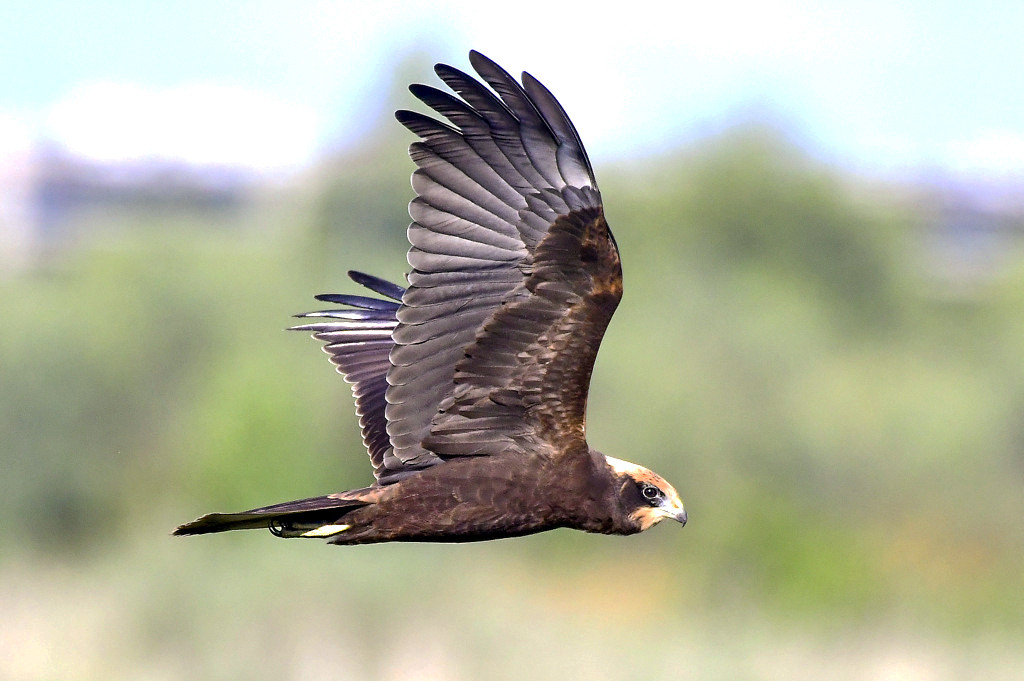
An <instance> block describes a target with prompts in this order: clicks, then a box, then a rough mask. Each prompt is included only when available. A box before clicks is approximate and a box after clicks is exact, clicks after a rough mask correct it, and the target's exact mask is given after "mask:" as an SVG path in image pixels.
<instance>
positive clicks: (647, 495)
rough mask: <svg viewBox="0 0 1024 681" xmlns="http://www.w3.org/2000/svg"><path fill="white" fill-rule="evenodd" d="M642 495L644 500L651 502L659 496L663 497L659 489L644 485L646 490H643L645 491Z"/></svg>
mask: <svg viewBox="0 0 1024 681" xmlns="http://www.w3.org/2000/svg"><path fill="white" fill-rule="evenodd" d="M641 494H643V495H644V499H647V500H649V501H650V500H654V499H657V498H658V497H659V496H661V490H659V489H658V488H657V487H653V486H651V485H644V488H643V491H642V492H641Z"/></svg>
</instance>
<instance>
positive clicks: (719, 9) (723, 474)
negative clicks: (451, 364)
mask: <svg viewBox="0 0 1024 681" xmlns="http://www.w3.org/2000/svg"><path fill="white" fill-rule="evenodd" d="M1022 34H1024V5H1022V4H1020V3H1011V2H1002V3H1000V2H991V3H987V2H983V3H980V4H975V5H972V6H971V7H970V9H969V10H968V9H967V8H965V7H964V6H963V5H962V3H942V2H938V3H936V2H934V0H932V1H927V2H926V1H924V0H922V1H920V2H909V1H904V2H875V1H873V0H868V1H866V2H859V3H855V4H853V3H843V2H832V1H826V2H820V3H816V4H814V5H813V6H812V5H809V4H808V3H804V2H793V1H790V0H782V2H779V3H758V2H747V1H740V2H728V1H727V2H721V3H710V4H709V3H701V4H696V3H684V4H678V3H673V4H672V5H671V7H668V6H658V5H653V4H652V5H647V4H645V3H630V4H629V5H621V4H620V5H614V4H609V5H608V6H607V7H606V8H600V7H598V6H596V5H594V6H590V7H588V8H586V9H581V8H575V9H574V8H571V7H569V6H568V4H566V6H564V7H563V6H560V5H558V4H557V3H533V2H517V3H514V4H502V3H497V4H494V5H493V6H488V5H487V4H486V3H468V2H467V3H430V4H427V3H421V4H419V3H343V2H321V3H318V2H306V3H262V2H261V3H251V2H218V3H205V2H180V3H155V2H154V3H142V2H140V3H88V4H85V3H68V2H36V3H30V4H25V3H8V4H4V5H3V6H2V8H0V63H3V64H4V68H3V69H2V72H0V318H2V324H0V679H4V680H11V681H21V680H24V681H31V680H36V679H40V680H42V679H47V680H53V679H85V680H92V679H95V680H101V679H102V680H105V681H108V680H111V679H133V680H135V679H153V680H160V681H163V680H173V679H206V678H210V679H214V678H216V679H246V680H247V681H259V680H262V679H268V680H269V679H278V680H279V679H319V678H330V679H368V680H369V679H375V680H402V679H454V680H458V679H510V680H512V679H538V680H544V679H565V678H580V679H584V678H585V679H616V680H617V679H680V678H692V679H711V680H714V679H723V680H724V679H730V680H745V679H751V680H756V679H808V680H811V679H829V680H844V679H891V680H897V679H899V680H902V679H908V680H917V679H920V680H926V681H931V680H940V679H985V680H991V679H1020V678H1024V646H1022V645H1021V643H1020V641H1021V640H1024V639H1022V635H1024V569H1022V562H1024V561H1022V558H1024V94H1022V93H1024V89H1022V87H1021V83H1022V80H1021V76H1022V74H1021V64H1024V41H1021V40H1020V36H1021V35H1022ZM469 48H476V49H479V50H481V51H482V52H484V53H485V54H487V55H489V56H491V57H492V58H494V59H496V60H497V61H498V62H499V63H501V64H502V65H504V66H505V67H506V68H507V69H509V70H510V71H511V72H513V73H518V71H519V70H521V69H526V70H529V71H530V72H531V73H532V74H533V75H535V76H537V77H538V78H540V79H541V80H542V81H543V82H544V83H545V84H546V85H548V87H549V88H550V89H551V90H552V91H553V92H554V93H555V94H556V95H557V96H558V97H559V99H560V100H561V101H562V103H563V105H564V106H565V107H566V109H567V110H568V112H569V113H570V115H571V116H572V117H573V119H574V121H575V122H576V125H577V127H578V128H579V131H580V134H581V135H582V137H583V139H584V141H585V142H586V144H587V146H588V149H589V151H590V155H591V159H592V161H593V163H594V165H595V168H596V171H597V174H598V177H599V180H600V182H601V188H602V191H603V195H604V198H605V201H606V204H607V214H608V217H609V221H610V222H611V224H612V226H613V228H614V229H615V233H616V237H617V239H618V243H619V246H620V248H621V251H622V255H623V260H624V267H625V276H626V296H625V300H624V303H623V305H622V306H621V307H620V308H619V312H618V313H617V315H616V317H615V320H614V321H613V323H612V326H611V328H610V330H609V332H608V335H607V336H606V338H605V344H604V345H603V347H602V351H601V355H600V358H599V360H598V366H597V369H596V373H595V376H594V384H593V389H592V397H591V404H590V415H589V429H588V430H589V435H590V441H591V443H592V444H593V445H594V446H596V447H597V448H599V449H601V450H603V451H605V452H608V453H611V454H614V455H616V456H621V457H622V458H626V459H629V460H632V461H637V462H640V463H642V464H645V465H648V466H650V467H651V468H654V469H655V470H657V471H659V472H661V473H663V474H664V475H665V477H666V478H668V479H669V480H670V481H672V482H673V483H674V484H675V486H676V487H677V488H678V489H679V490H680V491H681V493H682V494H683V497H684V498H685V500H686V501H687V507H688V510H689V513H690V523H689V524H688V525H687V526H686V528H685V529H683V530H681V529H679V528H678V527H677V526H674V525H673V526H671V527H668V526H664V527H658V528H657V529H655V530H653V531H651V532H648V533H645V534H644V535H642V536H637V537H632V538H625V539H624V538H608V537H599V536H591V535H584V534H580V533H573V532H569V531H559V532H554V533H548V534H545V535H539V536H535V537H528V538H523V539H516V540H512V541H503V542H492V543H483V544H472V545H453V546H431V545H394V546H389V545H383V546H369V547H353V548H336V547H329V546H325V545H323V544H322V543H321V542H304V541H298V540H293V541H281V540H278V539H274V538H273V537H271V536H270V535H269V534H266V533H255V532H252V533H235V534H230V535H220V536H210V537H200V538H192V539H178V538H171V537H170V536H169V533H170V531H171V530H172V529H173V528H174V527H175V526H176V525H178V524H180V523H182V522H184V521H187V520H190V519H192V518H194V517H196V516H198V515H200V514H201V513H204V512H209V511H214V510H222V511H228V510H239V509H242V508H250V507H253V506H258V505H263V504H267V503H271V502H275V501H284V500H288V499H293V498H300V497H306V496H312V495H317V494H324V493H329V492H331V491H336V490H340V489H346V488H351V487H356V486H360V485H363V484H367V483H368V482H369V481H370V468H369V466H368V464H367V461H366V459H365V454H364V453H363V451H362V448H361V445H360V441H359V436H358V428H357V423H356V419H355V417H354V415H353V413H352V406H351V400H350V396H349V392H348V387H347V386H346V385H345V384H344V382H343V381H342V380H341V379H340V377H339V376H338V375H337V374H335V373H333V372H332V371H331V367H330V365H329V364H328V362H327V361H326V357H325V356H324V355H323V354H322V353H321V352H320V350H319V346H318V344H317V343H315V342H314V341H312V340H310V339H308V338H306V337H304V336H303V335H302V334H293V333H284V332H283V331H282V330H281V329H283V328H284V327H286V326H288V325H289V324H290V318H289V315H291V314H294V313H297V312H303V311H306V310H309V309H316V305H317V303H316V302H315V301H313V299H312V296H313V295H314V294H317V293H323V292H352V291H353V290H354V285H353V284H351V283H349V282H348V281H347V279H346V278H345V276H344V272H345V271H346V270H347V269H350V268H358V269H361V270H364V271H367V272H371V273H374V274H377V275H380V276H384V277H388V278H391V279H393V280H399V281H400V280H401V277H402V276H403V274H404V272H405V270H406V265H405V257H404V254H405V249H406V246H407V245H406V242H405V227H406V225H407V223H408V216H407V212H406V206H407V203H408V201H409V199H410V198H411V196H412V191H411V189H410V187H409V173H410V172H411V170H412V164H411V162H410V161H409V160H408V157H407V155H406V148H407V145H408V144H409V142H410V141H411V135H410V134H408V133H407V132H406V131H404V130H403V129H402V128H401V126H399V125H398V124H397V123H396V122H395V121H394V119H393V118H392V114H391V112H392V110H393V109H395V108H396V107H413V108H415V107H416V104H417V102H416V101H415V100H414V99H413V98H412V97H411V95H409V94H408V93H407V92H406V90H405V87H406V85H407V84H408V83H409V82H412V81H419V82H428V83H433V84H437V82H438V81H437V80H436V78H434V76H433V74H432V72H431V66H432V64H433V63H434V62H436V61H446V62H448V63H452V64H454V65H456V66H459V67H461V68H468V63H467V59H466V53H467V51H468V49H469Z"/></svg>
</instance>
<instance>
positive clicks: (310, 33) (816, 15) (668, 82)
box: [0, 0, 1024, 174]
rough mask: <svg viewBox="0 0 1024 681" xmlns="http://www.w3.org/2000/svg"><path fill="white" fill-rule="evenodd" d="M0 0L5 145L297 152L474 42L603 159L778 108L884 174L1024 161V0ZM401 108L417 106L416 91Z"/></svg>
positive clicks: (262, 158)
mask: <svg viewBox="0 0 1024 681" xmlns="http://www.w3.org/2000/svg"><path fill="white" fill-rule="evenodd" d="M598 5H599V3H593V2H591V3H587V4H586V5H574V4H572V3H565V2H563V3H555V2H532V1H526V0H522V1H518V2H509V3H483V2H436V3H413V2H403V3H397V2H392V3H381V2H377V3H371V2H252V1H249V0H245V1H242V0H220V1H217V2H208V1H207V2H173V3H169V2H127V1H125V2H90V3H80V2H56V1H51V2H45V1H37V2H25V3H13V2H11V3H3V4H2V5H0V64H3V65H4V66H3V68H2V69H0V152H2V148H3V147H4V146H5V145H6V146H7V147H12V146H14V147H17V146H18V145H19V144H21V143H22V142H24V140H25V137H26V136H28V137H30V138H33V137H34V138H38V137H48V138H51V139H55V140H57V141H58V142H60V143H62V144H64V145H66V146H67V147H68V148H70V149H72V150H73V151H75V152H77V153H82V154H86V155H89V156H94V157H97V158H126V157H139V156H166V157H171V158H184V159H186V160H191V161H195V162H208V161H213V162H230V163H238V164H241V165H250V166H255V167H276V166H292V165H301V164H303V163H305V162H307V161H309V160H310V159H313V158H315V157H316V156H317V155H318V154H319V153H322V151H323V150H324V149H325V148H327V147H328V146H329V145H331V144H344V143H351V142H352V141H354V140H356V139H358V137H359V135H360V134H363V133H364V132H365V131H366V130H367V129H369V128H371V127H374V126H376V125H379V124H382V123H383V124H385V125H391V124H394V125H397V123H392V121H391V119H390V115H389V113H388V112H387V111H385V110H383V108H382V102H383V100H384V98H385V97H387V96H388V95H389V94H390V93H389V91H388V88H389V86H390V83H389V81H388V75H387V74H388V73H389V71H390V69H391V67H392V66H393V65H394V64H395V63H396V62H397V61H399V60H400V59H401V58H402V57H403V56H404V55H407V54H410V53H414V54H416V55H420V57H419V58H420V59H422V61H423V64H422V66H421V68H418V71H417V73H416V74H413V75H415V76H416V77H418V78H419V79H420V80H425V81H427V82H434V83H435V84H436V81H434V80H433V78H432V74H431V73H430V71H429V66H430V63H431V62H433V61H447V62H449V63H452V64H454V65H455V66H459V67H461V68H467V61H466V52H467V51H468V50H469V48H476V49H478V50H480V51H481V52H484V53H485V54H487V55H488V56H490V57H492V58H493V59H495V60H496V61H498V62H499V63H500V64H502V65H503V66H505V68H507V69H508V70H509V71H510V72H512V73H514V74H518V73H519V72H520V71H522V70H527V71H530V72H531V73H532V74H533V75H535V76H537V77H538V78H539V79H540V80H541V81H543V82H544V83H545V84H546V85H547V86H548V87H549V88H550V89H551V90H552V91H553V92H554V93H555V94H556V96H557V97H558V98H559V99H560V100H561V102H562V104H563V105H564V106H565V108H566V109H567V110H568V112H569V114H570V115H571V116H572V118H573V120H574V121H575V122H576V125H577V127H578V128H579V129H580V132H581V135H582V137H583V139H584V141H585V143H586V144H587V147H588V149H589V150H590V152H591V156H592V157H593V158H594V160H595V161H600V160H601V159H602V158H603V159H613V158H619V157H626V156H630V155H634V154H648V153H657V152H658V151H660V150H663V149H664V150H668V149H671V148H673V147H675V146H678V145H679V144H683V143H686V142H688V141H691V140H694V139H698V138H700V137H702V136H704V135H707V134H709V133H713V132H715V131H717V130H720V129H722V128H724V127H726V126H728V125H729V124H730V122H735V121H737V120H749V119H750V118H752V117H761V118H767V119H769V120H772V121H775V122H776V123H778V124H779V125H782V126H783V127H785V128H786V129H787V130H789V131H790V132H791V133H792V135H793V136H794V137H795V139H797V140H798V141H799V142H800V143H801V144H802V145H804V146H805V147H806V148H807V149H808V150H809V151H810V152H811V153H813V154H815V155H817V156H819V157H821V158H823V159H825V160H827V161H830V162H835V163H838V164H840V165H844V166H847V167H851V168H856V169H866V170H868V171H871V172H881V173H886V172H892V171H900V170H904V169H907V168H910V169H913V168H938V169H944V170H950V171H953V172H961V171H978V172H983V173H997V174H998V173H1014V174H1017V173H1024V73H1022V72H1024V38H1022V36H1024V3H1022V2H1019V0H1014V1H1003V2H983V1H982V2H975V3H970V4H969V3H962V2H961V3H953V2H941V1H935V0H931V1H927V0H922V1H917V0H914V1H904V2H899V1H895V2H892V1H890V2H882V1H878V0H860V1H857V2H840V1H838V0H825V1H822V2H816V3H812V2H806V1H800V0H781V1H779V2H765V1H764V0H742V1H728V0H726V1H721V0H720V1H718V2H714V3H709V2H706V0H704V1H702V2H674V3H664V4H661V3H643V2H626V3H609V7H610V8H611V9H608V10H600V9H598V8H597V7H598ZM406 104H408V105H409V106H412V105H413V104H414V100H413V98H412V97H411V96H410V97H408V99H407V100H406Z"/></svg>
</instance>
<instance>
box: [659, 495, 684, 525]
mask: <svg viewBox="0 0 1024 681" xmlns="http://www.w3.org/2000/svg"><path fill="white" fill-rule="evenodd" d="M661 512H662V514H663V515H664V516H665V517H666V518H671V519H672V520H675V521H676V522H678V523H679V524H680V525H685V524H686V509H685V508H683V500H682V499H680V498H678V497H676V498H675V499H673V500H672V503H671V504H669V505H667V506H663V507H662V508H661Z"/></svg>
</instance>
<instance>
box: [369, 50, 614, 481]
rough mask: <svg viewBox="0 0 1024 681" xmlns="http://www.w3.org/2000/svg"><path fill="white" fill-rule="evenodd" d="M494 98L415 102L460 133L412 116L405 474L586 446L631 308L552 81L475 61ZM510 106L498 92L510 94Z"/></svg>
mask: <svg viewBox="0 0 1024 681" xmlns="http://www.w3.org/2000/svg"><path fill="white" fill-rule="evenodd" d="M470 62H471V63H472V65H473V68H474V69H475V70H476V71H477V73H478V74H480V76H481V77H482V78H483V80H484V81H486V83H487V84H488V85H490V86H491V88H493V92H492V91H491V90H489V89H488V88H487V87H485V86H484V85H483V84H481V83H479V82H478V81H476V80H475V79H473V78H472V77H470V76H468V75H466V74H465V73H462V72H461V71H459V70H457V69H454V68H452V67H450V66H445V65H438V66H437V67H436V69H435V70H436V72H437V74H438V75H439V76H440V77H441V79H442V80H443V81H444V82H445V83H447V84H448V85H449V86H450V87H451V88H452V89H453V90H454V91H455V92H456V93H457V94H458V95H459V96H460V97H461V99H460V98H457V97H453V96H452V95H449V94H447V93H444V92H442V91H439V90H436V89H434V88H431V87H428V86H424V85H414V86H412V88H411V90H412V92H413V94H415V95H416V96H417V97H418V98H419V99H421V100H422V101H423V102H424V103H426V104H427V105H428V106H430V107H431V108H432V109H433V110H434V111H436V112H437V113H439V114H441V115H442V116H444V117H445V118H446V119H448V121H449V122H450V125H449V124H446V123H443V122H440V121H437V120H434V119H432V118H429V117H427V116H424V115H421V114H417V113H413V112H409V111H399V112H398V114H397V117H398V120H399V121H401V122H402V123H403V124H404V125H405V126H406V127H408V128H409V129H410V130H412V131H413V132H414V133H416V134H417V135H419V137H420V141H419V142H416V143H414V144H413V145H412V147H411V149H410V154H411V156H412V158H413V160H414V161H415V162H416V165H417V166H419V169H418V170H417V171H416V172H415V173H414V174H413V186H414V188H415V190H416V193H417V195H418V196H417V197H416V198H415V199H414V200H413V201H412V203H411V204H410V214H411V215H412V217H413V220H414V222H413V224H412V225H411V226H410V227H409V240H410V242H411V243H412V248H411V249H410V251H409V263H410V264H411V265H412V267H413V271H412V273H411V274H410V275H409V284H410V286H409V288H408V290H407V291H406V292H405V294H404V295H403V296H402V306H401V308H399V310H398V312H397V318H398V322H399V323H398V326H397V328H395V330H394V333H393V334H392V338H393V340H394V342H395V347H394V349H393V350H392V351H391V356H390V359H391V364H392V365H393V366H392V367H391V369H390V370H389V372H388V376H387V380H388V383H389V387H388V388H387V392H386V398H387V402H388V405H387V408H386V415H387V421H388V425H387V432H388V434H389V436H390V442H391V445H392V446H393V448H394V451H393V453H394V456H396V457H397V458H398V459H399V460H400V461H402V462H403V463H404V464H405V465H412V466H419V465H430V464H431V463H434V462H437V461H438V460H439V459H445V458H448V457H452V456H463V455H490V454H499V453H503V452H507V451H510V450H513V451H514V450H519V451H523V452H526V451H531V452H544V451H547V452H548V453H549V454H553V453H554V452H556V451H561V450H564V449H566V448H567V447H569V446H570V445H573V444H576V445H582V444H583V443H584V442H585V440H584V418H585V411H586V397H587V391H588V389H589V384H590V374H591V370H592V368H593V364H594V359H595V357H596V355H597V349H598V345H599V344H600V341H601V338H602V336H603V335H604V331H605V328H606V327H607V325H608V321H609V320H610V319H611V315H612V313H613V312H614V310H615V307H616V305H617V304H618V301H619V299H620V298H621V295H622V271H621V267H620V263H619V256H618V250H617V248H616V246H615V242H614V239H613V238H612V235H611V232H610V231H609V229H608V225H607V223H606V222H605V219H604V213H603V209H602V206H601V196H600V193H599V191H598V188H597V183H596V181H595V180H594V175H593V171H592V170H591V167H590V162H589V160H588V158H587V154H586V152H585V151H584V149H583V145H582V144H581V143H580V140H579V135H578V134H577V133H576V130H575V128H574V127H573V125H572V123H571V122H570V121H569V118H568V117H567V116H566V114H565V112H564V110H563V109H562V107H561V106H560V105H559V104H558V102H557V101H556V100H555V98H554V97H553V96H552V95H551V93H550V92H548V90H547V89H545V88H544V86H543V85H541V84H540V83H539V82H538V81H536V80H535V79H534V78H532V77H531V76H530V75H529V74H525V73H524V74H523V83H522V85H520V84H519V83H518V82H516V80H515V79H514V78H512V77H511V76H510V75H509V74H508V73H506V72H505V71H504V70H502V69H501V68H500V67H499V66H497V65H496V64H495V63H494V62H492V61H490V60H489V59H487V58H486V57H484V56H483V55H480V54H479V53H476V52H471V53H470ZM494 93H497V96H495V94H494Z"/></svg>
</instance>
